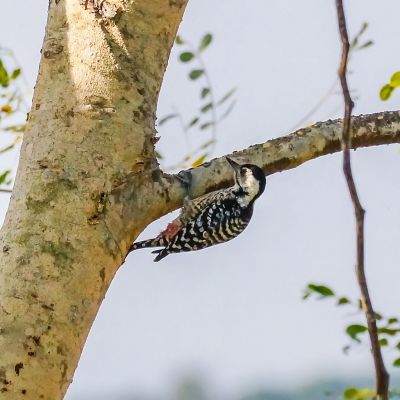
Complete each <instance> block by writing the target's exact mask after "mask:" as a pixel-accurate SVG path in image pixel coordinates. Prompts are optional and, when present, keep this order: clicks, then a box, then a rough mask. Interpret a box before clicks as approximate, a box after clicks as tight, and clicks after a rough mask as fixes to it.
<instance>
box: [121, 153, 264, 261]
mask: <svg viewBox="0 0 400 400" xmlns="http://www.w3.org/2000/svg"><path fill="white" fill-rule="evenodd" d="M226 159H227V161H228V162H229V164H230V165H231V166H232V168H233V170H234V174H235V184H234V185H233V186H232V187H230V188H228V189H224V190H217V191H215V192H211V193H208V194H206V195H204V196H201V197H198V198H197V199H194V200H189V199H187V198H186V199H185V201H184V205H183V207H182V210H181V213H180V214H179V216H178V217H177V218H176V219H175V220H173V221H172V222H171V223H170V224H168V226H167V228H166V229H165V230H164V231H162V232H161V233H160V234H159V235H158V236H157V237H155V238H153V239H148V240H144V241H141V242H136V243H134V244H133V245H132V246H131V247H130V249H129V252H131V251H133V250H137V249H143V248H147V247H163V248H162V249H158V250H154V251H153V252H152V253H155V254H157V256H156V258H155V259H154V261H160V260H161V259H163V258H164V257H166V256H167V255H168V254H171V253H180V252H186V251H193V250H200V249H204V248H206V247H209V246H213V245H215V244H219V243H224V242H227V241H228V240H231V239H233V238H235V237H236V236H238V235H239V234H240V233H242V232H243V231H244V229H245V228H246V227H247V225H248V224H249V222H250V219H251V217H252V215H253V207H254V202H255V201H256V199H257V198H258V197H259V196H260V195H261V194H262V193H263V192H264V189H265V176H264V173H263V171H262V169H261V168H259V167H257V166H256V165H253V164H243V165H240V164H238V163H237V162H235V161H234V160H232V159H231V158H229V157H226Z"/></svg>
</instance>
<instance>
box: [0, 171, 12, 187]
mask: <svg viewBox="0 0 400 400" xmlns="http://www.w3.org/2000/svg"><path fill="white" fill-rule="evenodd" d="M10 173H11V171H10V170H9V169H7V170H6V171H4V172H3V173H2V174H1V175H0V185H2V184H3V183H4V182H5V181H6V179H7V175H8V174H10Z"/></svg>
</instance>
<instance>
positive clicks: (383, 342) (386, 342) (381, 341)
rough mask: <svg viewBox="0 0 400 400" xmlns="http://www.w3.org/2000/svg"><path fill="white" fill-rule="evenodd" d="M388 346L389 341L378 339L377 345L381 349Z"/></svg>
mask: <svg viewBox="0 0 400 400" xmlns="http://www.w3.org/2000/svg"><path fill="white" fill-rule="evenodd" d="M388 344H389V341H388V340H387V339H386V338H382V339H379V345H380V346H381V347H384V346H387V345H388Z"/></svg>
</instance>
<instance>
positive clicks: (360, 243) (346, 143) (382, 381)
mask: <svg viewBox="0 0 400 400" xmlns="http://www.w3.org/2000/svg"><path fill="white" fill-rule="evenodd" d="M336 9H337V16H338V24H339V31H340V37H341V41H342V57H341V63H340V67H339V72H338V74H339V78H340V83H341V85H342V90H343V97H344V102H345V113H344V119H343V130H342V149H343V173H344V175H345V177H346V182H347V186H348V189H349V192H350V196H351V200H352V202H353V206H354V211H355V217H356V226H357V265H356V271H357V279H358V285H359V287H360V291H361V301H362V305H363V311H364V313H365V316H366V319H367V325H368V333H369V337H370V341H371V349H372V355H373V358H374V364H375V375H376V393H377V396H378V398H379V399H380V400H387V399H388V390H389V374H388V373H387V371H386V368H385V364H384V362H383V358H382V353H381V347H380V345H379V338H378V330H377V326H376V318H375V312H374V309H373V307H372V303H371V298H370V295H369V290H368V285H367V280H366V276H365V270H364V214H365V211H364V209H363V207H362V205H361V203H360V199H359V197H358V194H357V189H356V185H355V183H354V178H353V173H352V170H351V160H350V148H351V135H350V128H351V112H352V110H353V106H354V104H353V101H352V99H351V96H350V93H349V88H348V85H347V79H346V72H347V60H348V54H349V47H350V45H349V38H348V34H347V27H346V19H345V15H344V10H343V1H342V0H336Z"/></svg>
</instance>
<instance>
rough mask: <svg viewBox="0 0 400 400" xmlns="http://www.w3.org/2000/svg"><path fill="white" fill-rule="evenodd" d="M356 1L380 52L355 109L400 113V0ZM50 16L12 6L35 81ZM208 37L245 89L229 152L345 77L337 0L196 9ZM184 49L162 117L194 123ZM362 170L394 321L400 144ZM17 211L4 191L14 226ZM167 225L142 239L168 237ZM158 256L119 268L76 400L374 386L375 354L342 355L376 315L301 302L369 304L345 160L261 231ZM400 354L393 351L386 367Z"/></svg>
mask: <svg viewBox="0 0 400 400" xmlns="http://www.w3.org/2000/svg"><path fill="white" fill-rule="evenodd" d="M345 3H347V4H349V6H348V7H347V8H346V11H347V19H348V24H349V29H350V35H351V36H352V34H354V33H355V32H356V31H357V30H358V29H359V27H360V26H361V24H362V23H363V22H364V21H367V22H368V23H369V24H370V28H369V29H368V31H367V33H366V35H365V38H366V39H373V40H374V42H375V44H374V46H372V47H370V48H369V49H366V50H364V51H362V52H359V53H356V54H355V55H354V57H353V59H352V62H351V70H352V71H353V73H352V75H351V76H350V83H351V87H352V88H353V89H355V90H356V93H354V94H356V95H357V96H358V99H357V100H356V107H355V110H354V113H355V114H361V113H371V112H376V111H381V110H385V109H398V108H399V104H400V93H395V94H394V95H393V98H392V99H391V100H389V101H388V102H385V103H383V102H382V101H381V100H380V99H379V96H378V93H379V89H380V87H381V86H382V85H383V84H384V83H385V82H386V81H387V80H388V79H389V78H390V75H391V74H392V73H393V72H394V71H396V70H398V69H399V67H400V65H399V58H398V48H397V47H396V43H397V42H398V38H399V37H400V25H399V23H398V15H399V13H400V4H399V2H398V1H396V0H383V1H380V2H376V1H372V0H352V1H351V2H350V1H346V2H345ZM350 3H351V4H350ZM46 12H47V0H13V1H12V2H7V4H6V5H3V7H2V8H1V14H0V38H1V39H0V40H1V42H0V44H1V45H2V46H7V47H9V48H11V49H13V50H14V52H15V54H16V56H17V57H18V59H19V60H20V62H21V67H22V68H23V71H24V73H25V75H26V78H27V80H28V82H29V84H30V85H32V86H33V84H34V82H35V79H36V72H37V68H38V62H39V56H40V54H39V52H40V48H41V43H42V40H43V33H44V26H45V20H46ZM206 32H212V33H213V35H214V39H215V40H214V42H213V43H212V45H211V47H210V49H209V50H207V52H206V53H205V62H206V64H207V66H208V70H209V73H210V75H211V79H212V81H213V83H214V86H215V89H216V91H217V92H218V93H220V94H221V95H222V94H224V92H225V91H226V90H228V89H230V88H231V87H233V86H236V87H237V88H238V92H237V95H236V97H237V100H238V102H237V105H236V108H235V110H234V111H233V113H232V114H231V115H230V116H229V117H228V119H227V120H226V121H225V122H224V123H223V124H222V125H221V126H220V128H219V133H218V137H219V141H218V146H217V149H216V154H215V155H222V154H225V153H227V152H230V151H233V150H235V149H241V148H243V147H247V146H249V145H251V144H253V143H259V142H263V141H265V140H267V139H270V138H274V137H278V136H280V135H283V134H286V133H289V129H291V128H292V127H293V125H294V124H295V123H296V122H297V121H298V120H299V119H301V118H302V116H304V115H305V114H306V113H307V112H308V111H309V110H310V109H311V108H312V107H313V106H314V104H315V103H317V102H318V100H319V99H320V98H321V97H322V96H323V95H324V93H325V92H326V91H327V89H328V88H329V86H330V85H331V82H332V81H333V79H335V74H336V71H337V67H338V63H339V54H340V42H339V36H338V32H337V25H336V13H335V9H334V1H333V0H331V1H320V0H303V1H301V2H300V1H282V0H281V1H278V0H267V1H260V0H259V1H252V2H247V3H246V2H243V1H238V0H219V1H218V2H215V1H212V0H202V1H199V0H198V1H196V0H191V2H190V3H189V5H188V7H187V11H186V14H185V17H184V20H183V23H182V25H181V29H180V33H181V34H182V36H183V37H185V38H187V39H189V40H191V41H193V42H197V41H199V40H200V38H201V37H202V35H203V34H204V33H206ZM178 51H180V49H176V48H175V49H174V51H173V53H172V56H171V60H170V63H169V67H168V70H167V74H166V77H165V82H164V85H163V89H162V93H161V97H160V102H159V110H160V111H159V114H158V115H159V116H163V115H165V114H167V113H168V112H170V111H171V110H172V109H173V108H174V107H178V108H180V109H181V110H183V111H184V113H185V115H187V117H188V118H189V117H190V116H191V115H192V113H193V110H195V109H196V108H198V107H199V100H198V88H197V86H196V85H194V84H192V83H188V82H187V79H186V78H185V76H186V74H187V71H188V68H187V67H186V66H183V65H182V64H181V63H178V62H177V54H179V53H178ZM340 105H341V97H340V96H338V95H334V96H332V97H331V98H330V99H329V100H328V102H327V103H326V104H325V106H324V107H323V108H322V109H321V110H320V112H318V113H316V114H315V115H314V116H313V117H312V119H310V121H309V122H313V121H317V120H320V119H321V120H323V119H327V118H336V117H340V116H341V114H342V107H340ZM335 110H336V111H335ZM159 132H160V135H161V141H160V148H159V149H160V151H161V152H162V153H163V154H164V155H165V156H166V157H167V160H168V161H170V163H173V162H174V161H177V160H178V159H179V158H180V156H182V155H183V154H185V151H186V147H185V146H186V145H185V142H184V140H183V139H182V134H181V132H180V131H179V125H177V124H175V123H173V122H171V123H170V124H169V125H167V126H166V127H162V129H161V128H160V129H159ZM196 134H198V135H205V133H204V132H203V133H199V132H198V133H196ZM194 140H195V139H194ZM3 142H4V140H3ZM3 142H1V145H3V144H5V142H4V143H3ZM178 151H179V152H178ZM16 161H17V155H16V154H13V155H9V156H7V158H3V157H2V158H1V159H0V166H1V170H2V169H4V168H5V167H9V166H10V162H14V163H15V164H16ZM353 161H354V162H353V164H354V171H355V177H356V180H357V185H358V187H359V191H360V196H361V200H362V203H363V205H364V206H365V208H366V210H367V214H366V244H367V251H366V266H367V274H368V279H369V283H370V287H371V294H372V298H373V302H374V304H375V306H376V309H377V310H378V311H380V312H382V313H385V314H386V315H392V314H393V315H400V307H399V304H400V292H399V290H398V282H399V279H400V271H399V268H398V263H399V260H400V246H399V245H398V243H399V241H400V230H399V220H400V207H399V204H400V187H399V185H397V184H396V183H397V182H398V177H397V171H398V169H399V166H400V152H399V146H397V145H393V146H385V147H380V148H371V149H367V150H365V149H363V150H358V151H357V152H356V153H354V154H353ZM7 202H8V198H7V196H6V195H2V197H0V207H1V213H2V215H4V213H5V210H6V207H7ZM169 218H171V217H170V216H169V217H167V218H164V219H163V220H162V221H161V222H156V223H154V224H153V225H152V226H150V227H149V229H148V230H147V232H144V233H143V235H142V236H141V237H143V238H145V237H146V238H147V237H150V236H151V235H152V234H155V233H157V232H158V231H160V229H162V228H163V225H164V224H165V223H166V222H168V219H169ZM152 258H153V257H152V255H151V254H150V253H149V252H148V251H146V250H142V251H138V252H135V253H132V254H131V255H130V256H129V258H128V260H127V262H126V264H125V265H124V266H123V267H122V268H121V269H120V271H119V272H118V273H117V275H116V278H115V280H114V282H113V283H112V285H111V287H110V289H109V291H108V293H107V296H106V298H105V300H104V302H103V304H102V306H101V309H100V312H99V314H98V317H97V319H96V321H95V323H94V325H93V327H92V330H91V333H90V335H89V338H88V341H87V344H86V347H85V350H84V352H83V355H82V358H81V361H80V364H79V366H78V369H77V371H76V374H75V377H74V382H73V384H72V385H71V387H70V390H69V392H68V395H67V399H68V400H79V399H80V397H79V394H80V393H88V392H94V393H102V394H107V393H110V394H112V393H116V392H118V391H120V390H122V388H126V390H127V391H131V392H132V393H141V392H144V393H148V394H150V395H151V394H157V393H161V392H165V391H166V390H167V389H166V388H168V387H169V386H170V385H171V384H173V382H175V381H176V380H177V379H178V378H179V377H180V376H182V375H185V374H190V373H192V372H193V373H200V374H203V375H204V376H205V377H206V378H207V379H208V381H209V382H210V383H211V384H212V385H213V386H214V387H215V388H217V389H218V391H220V392H223V393H228V394H229V393H236V394H240V393H243V392H245V391H246V390H247V389H248V388H253V387H257V386H266V387H268V386H272V387H276V386H279V385H284V386H286V387H287V386H293V385H297V384H307V383H309V382H311V381H313V380H314V379H317V378H319V377H329V376H348V375H358V374H368V375H369V376H373V372H372V360H371V358H370V354H369V352H368V350H367V348H365V347H364V348H363V347H359V348H356V349H354V350H353V351H351V353H350V355H348V356H344V355H343V354H342V352H341V348H342V347H343V346H344V345H346V344H348V340H347V338H346V336H345V334H344V327H345V325H346V324H348V323H351V322H361V321H363V320H362V319H361V318H362V317H358V316H357V315H354V314H351V313H349V312H348V311H346V310H344V309H338V308H335V307H334V306H333V304H332V303H331V302H329V301H326V302H323V301H309V302H303V301H301V296H302V289H303V288H304V286H305V285H306V284H307V283H308V282H310V281H312V282H322V283H327V284H329V285H330V286H332V287H333V288H335V289H337V291H338V292H339V293H340V294H347V295H350V296H351V295H352V296H353V297H356V296H357V295H358V289H357V286H356V279H355V274H354V261H355V245H354V221H353V212H352V208H351V204H350V201H349V197H348V194H347V191H346V186H345V182H344V178H343V177H342V173H341V156H340V155H335V156H328V157H324V158H322V159H319V160H315V161H312V162H309V163H308V164H306V165H303V166H301V167H299V168H297V169H295V170H292V171H288V172H284V173H281V174H276V175H274V176H271V177H268V179H267V188H266V191H265V193H264V195H263V196H262V197H261V198H260V200H258V203H257V204H256V207H255V213H254V217H253V220H252V222H251V224H250V226H249V227H248V229H247V230H246V231H245V232H244V233H243V234H242V235H241V236H240V237H238V238H237V239H235V240H233V241H231V242H229V243H227V244H224V245H220V246H216V247H213V248H210V249H207V250H204V251H201V252H196V253H187V254H181V255H174V256H170V257H167V258H166V259H165V260H163V261H162V262H160V263H157V264H155V263H153V262H152ZM132 260H135V263H134V264H135V266H133V262H132ZM393 358H394V354H389V355H387V360H388V363H390V361H391V360H392V359H393ZM394 376H398V372H394ZM110 398H112V397H110Z"/></svg>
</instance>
